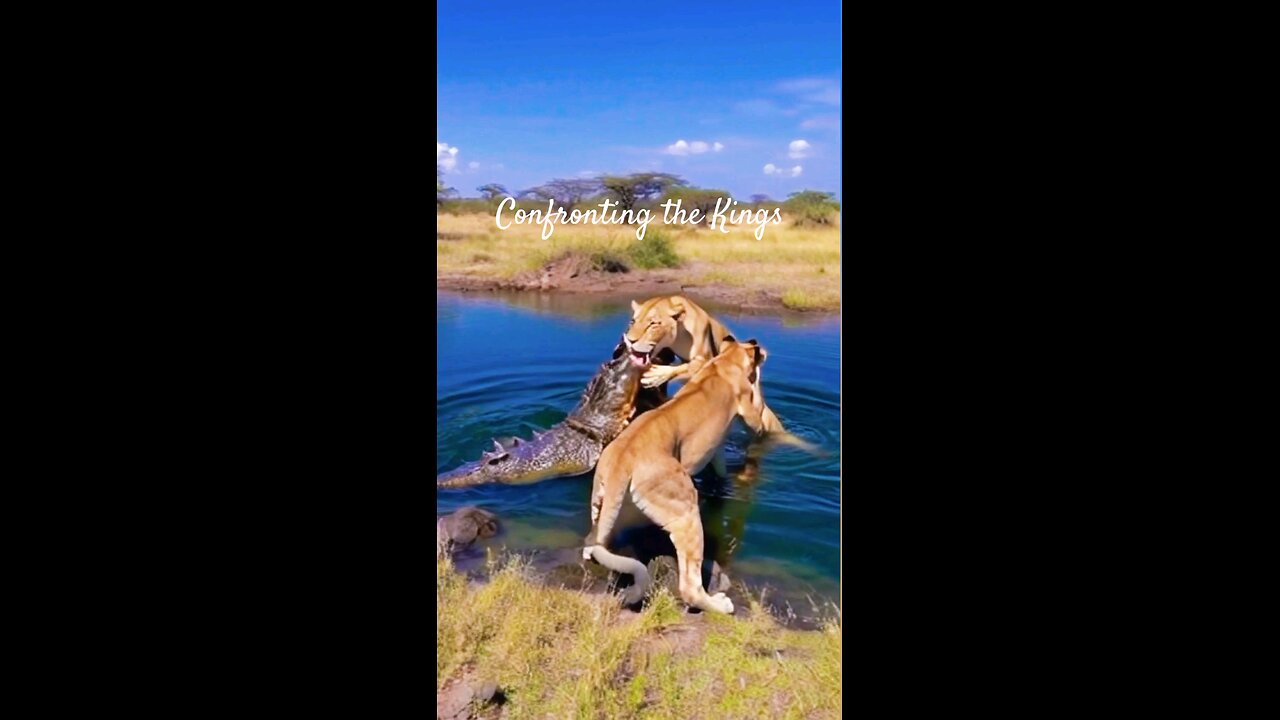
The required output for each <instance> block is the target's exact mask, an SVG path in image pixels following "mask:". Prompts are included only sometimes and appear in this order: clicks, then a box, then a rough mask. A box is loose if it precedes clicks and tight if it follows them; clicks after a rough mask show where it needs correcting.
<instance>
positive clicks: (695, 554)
mask: <svg viewBox="0 0 1280 720" xmlns="http://www.w3.org/2000/svg"><path fill="white" fill-rule="evenodd" d="M649 470H650V473H651V474H649V475H648V477H645V478H641V477H639V476H637V477H636V478H633V480H632V490H631V497H632V499H633V500H634V501H635V504H636V506H637V507H639V508H640V510H641V511H642V512H644V514H645V515H646V516H648V518H649V519H650V520H652V521H654V522H655V523H657V524H658V525H659V526H661V527H662V529H664V530H666V531H667V533H668V534H670V535H671V543H672V544H673V545H675V548H676V562H677V566H678V570H677V572H678V573H679V579H680V597H681V598H682V599H683V600H684V601H685V602H686V603H688V604H689V605H690V606H691V607H696V608H698V609H700V610H710V611H712V612H720V613H726V614H730V613H732V612H733V602H732V601H731V600H729V598H727V597H725V595H724V593H716V594H715V595H714V596H712V595H708V594H707V591H706V590H705V589H704V588H703V587H702V518H701V517H700V516H699V515H698V491H697V490H695V489H694V487H693V478H692V477H689V474H688V473H686V472H685V471H684V469H683V468H682V467H680V464H679V463H678V462H675V461H674V460H672V462H671V463H670V464H664V465H662V466H660V467H656V468H655V467H652V466H651V467H650V468H649Z"/></svg>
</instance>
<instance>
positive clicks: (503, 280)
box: [436, 214, 840, 313]
mask: <svg viewBox="0 0 1280 720" xmlns="http://www.w3.org/2000/svg"><path fill="white" fill-rule="evenodd" d="M753 231H754V227H753V226H750V225H743V226H737V227H733V226H731V227H730V232H728V233H721V232H719V231H717V230H710V229H706V228H695V227H690V226H685V225H672V226H663V225H660V224H658V223H654V224H652V225H651V226H650V227H649V228H648V230H647V232H646V238H645V239H644V240H643V241H638V240H637V239H636V238H635V233H634V229H632V228H628V227H623V228H617V227H613V226H567V227H563V228H559V229H557V230H556V232H555V234H554V235H553V236H552V237H551V238H549V239H545V240H544V239H542V238H541V237H540V236H539V234H538V232H537V229H536V228H533V227H529V226H513V227H511V228H509V229H507V230H499V229H498V228H497V226H496V225H495V223H494V221H493V218H492V217H490V216H488V215H481V214H472V215H448V214H439V215H437V216H436V287H437V288H438V289H442V290H453V291H458V292H469V293H486V292H496V291H511V290H520V291H539V292H553V293H572V294H590V295H600V296H622V295H626V296H629V297H632V298H634V297H648V296H652V295H658V294H663V293H672V294H675V293H680V294H684V295H687V296H689V297H691V298H693V299H694V300H695V301H697V300H705V301H708V302H711V303H714V304H717V305H719V306H721V307H726V308H730V309H734V310H737V311H739V312H744V313H761V312H775V311H780V310H791V311H797V312H811V313H836V312H839V310H840V229H839V227H838V226H823V227H810V228H806V227H797V226H795V225H794V224H785V225H782V226H778V227H773V226H771V227H770V228H769V229H768V230H767V232H766V233H765V235H764V237H763V238H762V239H760V240H757V239H756V238H755V237H754V236H753V235H752V233H753Z"/></svg>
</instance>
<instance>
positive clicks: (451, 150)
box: [436, 140, 458, 172]
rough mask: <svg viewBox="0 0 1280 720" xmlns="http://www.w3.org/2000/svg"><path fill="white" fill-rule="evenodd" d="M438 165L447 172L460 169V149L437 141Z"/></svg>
mask: <svg viewBox="0 0 1280 720" xmlns="http://www.w3.org/2000/svg"><path fill="white" fill-rule="evenodd" d="M436 165H439V166H440V167H442V168H444V170H445V172H450V171H452V170H453V169H454V168H456V167H458V148H456V147H452V146H450V145H449V143H446V142H440V141H439V140H437V141H436Z"/></svg>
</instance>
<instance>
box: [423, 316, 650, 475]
mask: <svg viewBox="0 0 1280 720" xmlns="http://www.w3.org/2000/svg"><path fill="white" fill-rule="evenodd" d="M674 359H675V356H674V354H672V353H670V352H669V351H667V352H665V353H664V354H660V355H658V356H656V357H654V358H652V362H659V363H670V362H672V361H674ZM650 362H651V359H650V358H649V356H648V355H646V354H642V353H638V352H637V353H633V352H630V351H629V349H628V347H627V343H626V341H625V338H624V340H623V341H622V342H620V343H619V344H618V346H617V347H616V348H615V349H614V351H613V357H612V359H610V360H609V361H608V362H606V363H604V364H603V365H601V366H600V369H599V370H598V371H597V372H596V374H595V376H594V377H592V378H591V382H590V383H588V384H587V389H586V390H585V391H584V392H583V393H582V399H581V400H579V401H578V405H577V406H576V407H575V408H574V409H573V410H572V411H571V412H570V413H569V415H568V417H566V418H565V419H564V420H562V421H561V422H559V423H557V424H556V425H554V426H552V427H551V428H550V429H549V430H546V431H545V432H535V433H534V434H533V439H532V440H522V439H520V438H512V439H511V440H510V441H508V442H505V443H500V442H498V441H497V440H494V441H493V449H492V450H489V451H488V452H485V453H484V454H483V455H481V457H480V459H479V460H475V461H473V462H469V463H466V464H464V465H462V466H461V467H458V468H455V469H453V470H450V471H448V472H446V473H443V474H440V475H437V476H436V487H437V488H460V487H469V486H472V485H483V484H487V483H502V484H505V485H527V484H531V483H536V482H541V481H543V480H547V479H549V478H555V477H568V476H574V475H583V474H586V473H588V472H591V470H593V469H594V468H595V466H596V461H597V460H599V459H600V453H601V452H602V451H603V450H604V447H605V446H606V445H608V444H609V443H610V442H613V439H614V438H616V437H618V435H619V434H620V433H621V432H622V431H623V430H624V429H625V428H626V427H627V425H628V424H629V423H630V422H631V420H632V419H633V418H634V417H635V416H636V415H638V414H639V413H641V412H644V411H646V410H651V409H653V408H655V407H657V406H658V405H661V404H662V403H663V402H665V401H666V399H667V392H666V386H665V385H662V386H659V387H654V388H641V386H640V376H641V375H643V374H644V372H645V370H647V369H648V368H649V365H650Z"/></svg>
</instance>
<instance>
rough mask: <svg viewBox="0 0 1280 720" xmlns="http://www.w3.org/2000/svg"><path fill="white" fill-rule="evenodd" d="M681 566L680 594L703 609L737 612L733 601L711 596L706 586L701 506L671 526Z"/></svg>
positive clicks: (691, 604) (672, 540) (726, 612)
mask: <svg viewBox="0 0 1280 720" xmlns="http://www.w3.org/2000/svg"><path fill="white" fill-rule="evenodd" d="M669 531H670V533H671V543H672V544H673V545H675V546H676V559H677V562H678V565H679V568H680V597H681V598H683V599H684V601H685V602H686V603H688V604H689V605H690V606H691V607H696V608H698V609H699V610H709V611H712V612H718V613H725V614H726V615H731V614H733V601H732V600H730V599H729V598H728V597H726V596H725V594H724V593H716V594H715V595H708V594H707V591H706V589H704V588H703V587H702V518H700V517H698V506H697V505H694V506H693V509H692V511H691V512H689V513H687V514H686V515H685V516H684V517H682V518H680V520H678V521H677V522H675V523H673V524H672V525H671V527H670V528H669Z"/></svg>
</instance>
